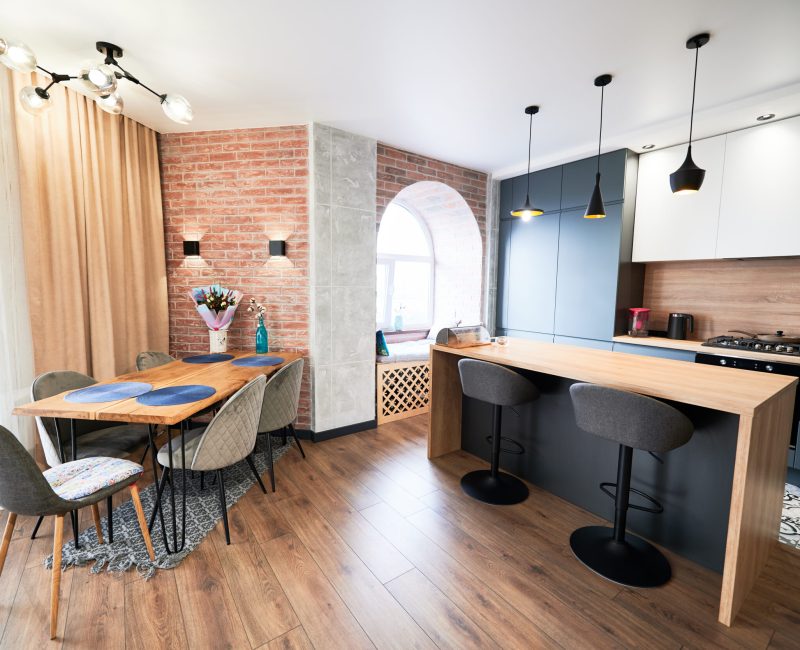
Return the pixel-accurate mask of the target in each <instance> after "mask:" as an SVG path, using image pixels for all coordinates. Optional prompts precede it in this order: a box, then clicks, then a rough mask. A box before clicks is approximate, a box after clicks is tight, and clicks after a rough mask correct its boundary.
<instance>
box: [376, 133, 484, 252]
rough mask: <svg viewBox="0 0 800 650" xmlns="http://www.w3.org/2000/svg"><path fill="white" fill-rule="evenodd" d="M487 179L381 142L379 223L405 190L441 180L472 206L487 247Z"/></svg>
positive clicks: (481, 175)
mask: <svg viewBox="0 0 800 650" xmlns="http://www.w3.org/2000/svg"><path fill="white" fill-rule="evenodd" d="M486 179H487V176H486V174H484V173H483V172H476V171H474V170H472V169H466V168H465V167H459V166H458V165H451V164H450V163H446V162H442V161H440V160H434V159H433V158H427V157H425V156H420V155H418V154H415V153H409V152H408V151H402V150H401V149H395V148H394V147H390V146H389V145H386V144H382V143H380V142H379V143H378V169H377V182H378V190H377V192H378V197H377V198H378V200H377V214H378V223H380V219H381V216H382V215H383V210H384V208H386V206H387V205H388V204H389V203H390V202H391V200H392V199H393V198H394V197H395V196H397V193H398V192H399V191H400V190H402V189H403V188H404V187H408V186H409V185H412V184H413V183H416V182H417V181H439V182H440V183H445V184H446V185H449V186H450V187H452V188H453V189H454V190H456V191H457V192H458V193H459V194H461V196H463V197H464V200H465V201H466V202H467V205H469V207H470V209H471V210H472V214H474V215H475V220H476V221H477V222H478V227H479V228H480V231H481V240H482V242H483V245H484V249H485V247H486Z"/></svg>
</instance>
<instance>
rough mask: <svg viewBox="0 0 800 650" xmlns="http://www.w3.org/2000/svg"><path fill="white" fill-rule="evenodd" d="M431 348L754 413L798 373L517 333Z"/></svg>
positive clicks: (671, 398)
mask: <svg viewBox="0 0 800 650" xmlns="http://www.w3.org/2000/svg"><path fill="white" fill-rule="evenodd" d="M432 349H433V350H435V351H437V352H446V353H448V354H454V355H459V356H462V357H470V358H473V359H481V360H483V361H490V362H492V363H499V364H502V365H505V366H511V367H515V368H523V369H525V370H532V371H534V372H541V373H544V374H547V375H555V376H557V377H565V378H567V379H574V380H577V381H586V382H590V383H593V384H602V385H604V386H610V387H612V388H619V389H621V390H627V391H632V392H636V393H641V394H643V395H650V396H651V397H656V398H660V399H667V400H673V401H675V402H682V403H685V404H694V405H696V406H703V407H705V408H711V409H716V410H718V411H725V412H728V413H736V414H738V415H746V414H752V413H753V412H754V411H755V410H756V409H757V408H758V407H759V406H760V405H761V404H763V403H764V402H766V401H767V400H769V399H771V398H772V397H774V396H775V395H777V394H778V393H780V392H781V391H783V390H786V389H787V388H789V387H793V388H794V387H796V384H797V379H796V378H794V377H789V376H787V375H771V374H769V373H763V372H752V371H750V370H739V369H737V368H721V367H718V366H710V365H703V364H695V363H687V362H686V361H675V360H673V359H660V358H655V357H645V356H639V355H635V354H625V353H622V352H609V351H607V350H593V349H589V348H583V347H576V346H573V345H564V344H561V343H543V342H539V341H528V340H525V339H517V338H509V339H508V344H507V345H505V346H502V345H498V344H496V343H494V344H491V345H481V346H473V347H468V348H449V347H446V346H443V345H433V346H432Z"/></svg>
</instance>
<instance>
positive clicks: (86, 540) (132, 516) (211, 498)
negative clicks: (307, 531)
mask: <svg viewBox="0 0 800 650" xmlns="http://www.w3.org/2000/svg"><path fill="white" fill-rule="evenodd" d="M278 440H280V439H278ZM292 446H294V445H293V443H292V442H291V438H290V439H289V443H288V444H287V445H285V446H283V447H281V446H280V445H279V444H276V440H275V439H274V438H273V442H272V458H273V462H277V460H278V459H279V458H280V457H281V456H283V454H285V453H286V452H287V451H289V449H290V448H291V447H292ZM295 453H299V452H297V451H296V450H295ZM253 459H254V461H255V465H256V468H257V469H258V472H259V474H261V475H262V476H263V478H262V480H263V481H264V485H265V486H266V488H267V490H270V484H269V473H267V442H266V439H265V437H264V436H258V440H257V442H256V449H255V451H254V452H253ZM145 462H147V463H149V462H150V458H149V457H148V459H147V460H146V461H145ZM190 476H191V474H190V473H189V474H187V476H186V545H185V546H184V548H183V550H182V551H181V552H180V553H173V554H169V553H167V551H166V549H165V548H164V542H163V537H162V534H161V525H160V523H159V521H158V519H156V522H155V525H154V526H153V531H152V535H151V537H152V540H153V548H154V550H155V555H156V561H155V562H151V561H150V557H149V555H148V554H147V548H146V547H145V544H144V539H143V538H142V533H141V530H140V528H139V520H138V519H137V518H136V511H135V510H134V508H133V503H132V502H131V500H130V499H128V500H126V501H125V503H123V504H122V505H120V506H117V507H116V508H114V543H113V544H109V543H108V522H107V521H106V519H107V517H103V518H102V524H101V525H102V528H103V537H104V538H105V542H106V543H105V544H100V543H98V541H97V535H96V533H95V529H94V526H89V528H87V529H85V530H84V531H83V532H82V533H81V534H80V535H79V537H78V539H79V541H80V548H78V549H76V548H75V544H74V543H73V541H72V539H71V538H70V541H69V542H67V543H66V544H64V546H63V550H62V553H63V555H62V565H63V566H64V567H65V568H66V567H70V566H80V565H84V564H88V563H89V562H94V566H93V567H92V573H99V572H100V571H102V570H103V568H105V569H106V570H107V571H127V570H128V569H129V568H131V567H132V566H135V567H136V568H137V570H138V571H139V573H140V574H142V575H143V576H144V577H145V578H150V577H152V575H153V574H154V573H155V570H156V569H172V568H174V567H176V566H178V564H180V563H181V561H182V560H183V559H184V558H185V557H186V556H187V555H189V553H191V552H192V551H193V550H194V549H195V548H196V547H197V545H198V544H199V543H200V542H201V541H203V538H204V537H205V536H206V535H208V533H210V532H211V530H212V529H213V528H214V526H216V525H217V522H218V521H219V520H220V519H222V511H221V509H220V507H219V491H218V489H217V486H216V484H212V481H213V479H212V476H213V474H212V473H207V474H206V478H205V490H200V475H199V473H198V472H195V475H194V479H192V478H190ZM224 477H225V499H226V501H227V504H228V507H229V508H230V507H231V506H232V505H233V504H234V503H236V502H237V501H238V500H239V499H241V498H242V497H243V496H244V494H245V493H246V492H247V491H248V490H249V489H250V487H251V486H252V485H253V484H255V482H256V479H255V476H253V473H252V472H251V471H250V468H249V467H248V466H247V463H246V462H245V461H242V462H240V463H238V464H236V465H234V466H232V467H228V468H226V469H225V470H224ZM175 483H176V487H177V490H176V493H175V506H176V508H177V511H178V512H177V515H178V526H179V529H178V537H179V538H180V522H181V512H182V511H181V492H180V489H181V487H180V486H181V474H180V471H176V472H175ZM256 489H257V490H258V489H259V488H258V487H256ZM126 492H127V491H126ZM140 495H141V500H142V507H143V508H144V512H145V516H147V518H148V519H149V518H150V513H152V512H153V505H154V504H155V500H156V486H155V484H153V483H151V484H150V485H148V486H147V487H146V488H144V489H143V490H141V492H140ZM162 500H164V501H166V502H167V504H166V506H165V509H164V521H165V522H166V524H167V531H168V534H169V537H168V539H169V543H170V546H171V545H172V535H171V532H172V528H171V520H172V518H171V517H170V516H169V512H170V510H169V508H170V505H169V486H167V487H166V488H165V490H164V496H163V497H162ZM66 527H67V528H69V523H68V522H67V523H66ZM70 532H71V531H70ZM67 534H68V532H67V531H65V537H66V535H67ZM44 563H45V566H46V567H47V568H48V569H49V568H51V567H52V566H53V556H52V555H50V556H48V557H47V558H45V562H44Z"/></svg>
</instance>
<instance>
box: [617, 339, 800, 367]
mask: <svg viewBox="0 0 800 650" xmlns="http://www.w3.org/2000/svg"><path fill="white" fill-rule="evenodd" d="M613 341H614V343H627V344H629V345H647V346H650V347H654V348H670V349H672V350H687V351H689V352H702V353H703V354H716V355H718V356H723V357H739V358H741V359H760V360H761V361H778V362H782V363H794V364H797V365H800V357H796V356H791V355H789V354H772V353H770V352H750V351H749V350H736V349H728V348H714V347H709V346H705V345H703V341H691V340H688V339H686V340H680V339H668V338H665V337H663V336H627V335H625V336H615V337H614V339H613Z"/></svg>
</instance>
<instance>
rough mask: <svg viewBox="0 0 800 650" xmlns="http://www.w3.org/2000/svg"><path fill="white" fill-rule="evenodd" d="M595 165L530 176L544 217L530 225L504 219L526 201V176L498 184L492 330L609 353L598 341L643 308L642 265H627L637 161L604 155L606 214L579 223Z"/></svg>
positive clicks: (623, 153) (608, 338) (621, 328)
mask: <svg viewBox="0 0 800 650" xmlns="http://www.w3.org/2000/svg"><path fill="white" fill-rule="evenodd" d="M596 164H597V161H596V159H595V158H590V159H586V160H583V161H577V162H574V163H569V164H567V165H563V166H559V167H553V168H550V169H544V170H541V171H537V172H534V174H533V176H532V178H531V180H532V189H531V194H532V195H533V197H534V198H533V200H534V201H535V203H536V205H537V206H538V207H540V208H542V209H543V210H545V214H544V215H542V216H540V217H534V218H533V219H531V220H530V221H528V222H523V221H522V220H521V219H517V218H515V217H510V215H509V212H510V210H511V209H512V207H517V206H518V205H521V204H522V203H523V202H524V201H525V187H526V176H525V175H524V174H523V175H521V176H517V177H516V178H513V179H510V180H505V181H503V182H502V183H501V186H500V202H499V205H500V232H499V239H500V241H499V250H498V264H499V268H498V274H497V278H498V280H497V282H498V287H497V326H498V327H499V328H503V329H504V330H508V331H509V335H512V336H515V335H517V333H518V332H530V333H534V334H536V335H537V336H538V335H544V337H545V338H549V336H550V335H554V336H555V340H556V342H559V341H564V342H566V341H567V339H569V338H572V339H575V341H576V343H579V344H580V341H588V342H589V343H587V345H592V346H598V345H599V346H600V347H603V348H605V349H609V348H610V343H609V344H608V345H606V344H605V343H602V344H601V343H598V342H610V341H611V339H612V337H613V336H614V334H619V333H622V332H623V331H624V330H625V327H626V321H627V308H628V307H634V306H640V305H641V301H642V287H643V267H642V265H639V264H632V263H631V250H632V247H633V211H634V205H635V200H636V173H637V166H638V160H637V157H636V154H634V153H633V152H631V151H627V150H621V151H613V152H610V153H607V154H603V156H602V157H601V172H602V174H603V178H602V187H603V197H604V199H605V204H606V212H607V214H608V216H607V217H606V218H605V219H584V218H583V212H584V210H585V204H586V202H587V201H588V200H589V195H590V194H591V191H592V187H593V185H594V169H595V167H596ZM556 197H558V200H557V199H556ZM567 208H569V209H567Z"/></svg>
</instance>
